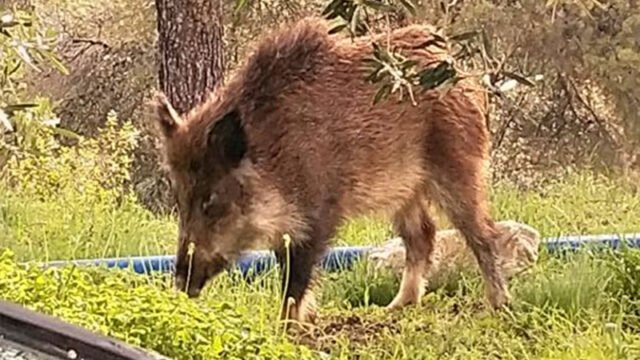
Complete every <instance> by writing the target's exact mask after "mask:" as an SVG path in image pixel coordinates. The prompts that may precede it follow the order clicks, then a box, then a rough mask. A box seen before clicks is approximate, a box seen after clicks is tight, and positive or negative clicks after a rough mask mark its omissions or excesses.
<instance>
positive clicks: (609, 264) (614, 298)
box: [0, 173, 640, 359]
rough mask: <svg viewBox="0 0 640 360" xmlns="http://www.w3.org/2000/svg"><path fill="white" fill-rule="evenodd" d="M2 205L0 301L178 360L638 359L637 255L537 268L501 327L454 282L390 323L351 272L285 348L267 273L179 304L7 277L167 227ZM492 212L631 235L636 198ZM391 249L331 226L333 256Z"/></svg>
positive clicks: (558, 199)
mask: <svg viewBox="0 0 640 360" xmlns="http://www.w3.org/2000/svg"><path fill="white" fill-rule="evenodd" d="M2 195H3V196H2V197H0V231H1V233H0V241H1V243H0V248H10V249H11V250H12V252H13V253H14V255H10V254H9V253H4V254H3V255H0V297H2V298H6V299H10V300H12V301H16V302H18V303H21V304H25V305H27V306H29V307H31V308H35V309H37V310H40V311H43V312H47V313H51V314H54V315H56V316H59V317H61V318H65V319H67V320H69V321H71V322H74V323H77V324H80V325H83V326H85V327H88V328H90V329H93V330H96V331H100V332H102V333H106V334H109V335H111V336H115V337H118V338H121V339H123V340H125V341H128V342H131V343H134V344H136V345H142V346H144V347H148V348H152V349H155V350H157V351H159V352H161V353H164V354H166V355H169V356H173V357H175V358H176V359H210V358H238V359H239V358H274V359H275V358H317V359H323V358H332V359H334V358H335V359H351V358H359V359H441V358H444V359H487V358H495V359H640V311H639V309H640V251H638V250H634V251H626V252H623V253H617V254H610V253H588V252H583V253H579V254H577V255H572V256H569V257H568V258H566V259H556V258H550V257H548V256H542V257H541V259H540V261H539V263H538V264H536V266H535V267H534V268H533V269H532V270H531V271H530V272H528V273H526V274H522V275H520V276H519V277H517V278H515V279H514V280H513V281H512V283H511V290H512V293H513V296H514V303H513V306H512V308H511V310H510V311H508V312H504V313H500V314H492V313H490V312H489V311H488V310H486V308H485V306H484V297H483V290H482V281H481V279H480V278H479V277H478V275H477V274H475V273H472V272H466V271H465V272H462V273H461V274H460V275H459V276H458V277H457V280H455V281H454V280H452V281H451V283H449V284H445V286H444V287H442V288H440V289H438V290H437V291H435V292H433V293H430V294H428V295H426V296H425V297H424V299H423V302H422V304H420V305H419V306H416V307H411V308H407V309H405V310H403V311H400V312H397V313H393V314H392V313H388V312H386V311H385V310H384V309H383V308H382V307H383V306H384V305H386V303H388V302H389V301H390V300H391V298H392V297H393V295H395V291H396V289H397V286H398V282H399V281H398V279H397V278H396V277H395V276H394V275H392V274H391V273H390V272H389V271H384V270H383V271H373V270H372V269H371V268H370V267H369V266H367V264H366V263H361V264H358V266H357V267H356V269H354V270H353V271H349V272H345V273H341V274H324V276H323V281H322V283H321V287H320V288H319V291H320V292H321V296H320V315H321V317H320V319H319V324H318V328H317V329H315V330H314V331H313V332H312V333H310V334H305V335H298V336H296V337H286V336H283V334H282V333H281V332H280V328H279V327H278V324H277V322H276V321H275V320H276V315H277V309H278V306H279V303H280V301H281V300H280V296H279V294H278V291H279V288H278V283H279V282H278V280H277V276H276V275H277V274H275V273H270V274H267V275H264V278H263V279H262V281H259V282H254V283H251V284H249V283H245V282H242V281H236V280H235V279H234V278H233V277H232V276H228V275H223V276H220V277H219V278H217V279H215V280H214V281H213V283H212V284H210V285H209V286H207V288H205V292H204V293H203V296H202V297H201V298H199V299H197V300H190V299H187V298H186V297H185V296H184V295H182V294H177V293H175V291H173V290H172V288H171V283H170V279H169V278H167V277H160V278H149V277H142V276H137V275H134V274H129V273H128V272H126V271H115V270H102V269H74V268H72V267H69V268H66V269H56V270H52V269H50V270H47V271H42V270H39V269H36V268H24V267H23V266H18V265H17V263H18V262H20V261H24V260H43V259H47V258H51V259H53V258H74V257H90V256H96V257H97V256H116V255H130V254H135V255H139V254H157V253H159V252H172V251H173V246H174V245H173V244H174V239H175V229H176V227H175V224H174V222H173V221H171V220H170V219H166V218H156V217H153V216H151V215H149V214H148V213H146V212H145V211H144V210H142V209H141V208H140V207H139V206H137V205H136V204H135V203H129V202H124V203H122V204H119V205H109V206H104V207H98V206H92V205H91V203H90V202H87V203H78V204H75V205H73V204H71V205H70V204H66V205H63V201H62V200H60V201H59V203H58V202H56V201H55V200H48V201H45V202H42V201H36V200H34V199H30V198H26V197H22V198H20V196H22V194H18V193H12V192H6V193H4V194H2ZM491 198H492V212H493V214H494V217H495V218H496V219H497V220H505V219H514V220H516V221H522V222H525V223H527V224H529V225H531V226H533V227H535V228H537V229H538V230H539V231H540V232H541V233H542V235H543V236H557V235H562V234H580V233H621V232H637V231H640V219H639V218H638V217H637V214H638V213H640V211H639V210H640V194H638V193H637V192H636V191H634V190H633V187H632V186H631V185H629V184H626V183H625V181H624V180H619V179H615V180H613V179H609V178H605V177H600V176H596V175H593V174H590V173H583V174H578V175H573V176H571V177H568V178H566V179H565V180H563V181H562V182H557V183H553V184H550V185H548V186H545V187H543V188H541V189H539V190H538V191H535V192H533V191H529V192H522V191H518V190H516V189H514V188H511V187H509V186H506V185H502V186H499V187H497V188H495V189H494V191H493V192H492V194H491ZM441 224H442V226H446V222H441ZM87 228H91V230H90V231H89V230H87ZM390 236H393V234H392V232H391V230H390V227H389V225H388V224H387V223H385V222H382V221H379V220H376V219H359V220H356V221H353V222H351V223H349V224H346V225H345V226H343V228H342V229H341V231H340V233H339V234H338V236H337V237H336V243H337V244H362V243H367V244H368V243H379V242H382V241H384V240H385V239H387V238H388V237H390ZM256 352H259V353H258V355H256Z"/></svg>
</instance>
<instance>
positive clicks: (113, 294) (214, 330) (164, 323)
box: [0, 250, 312, 359]
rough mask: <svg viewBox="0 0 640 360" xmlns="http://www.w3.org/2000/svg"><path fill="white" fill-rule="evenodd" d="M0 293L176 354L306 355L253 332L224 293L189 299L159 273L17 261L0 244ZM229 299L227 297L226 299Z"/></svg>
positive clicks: (302, 350) (234, 356) (307, 354)
mask: <svg viewBox="0 0 640 360" xmlns="http://www.w3.org/2000/svg"><path fill="white" fill-rule="evenodd" d="M0 294H2V295H0V296H1V297H2V298H4V299H6V300H9V301H12V302H15V303H18V304H22V305H25V306H27V307H29V308H30V309H33V310H35V311H40V312H43V313H46V314H51V315H53V316H56V317H59V318H61V319H64V320H65V321H68V322H70V323H73V324H76V325H79V326H83V327H85V328H87V329H90V330H92V331H98V332H100V333H103V334H106V335H108V336H112V337H115V338H118V339H121V340H123V341H126V342H128V343H130V344H134V345H137V346H141V347H143V348H148V349H153V350H154V351H157V352H159V353H161V354H163V355H165V356H169V357H171V358H175V359H216V358H224V359H297V358H309V357H311V355H312V354H311V352H310V351H309V350H308V349H306V348H304V347H295V348H294V347H293V345H291V344H288V343H286V341H282V340H281V338H279V337H274V336H271V337H267V336H266V335H268V334H261V333H257V332H256V330H254V329H253V328H251V327H250V326H249V325H250V324H252V322H251V319H250V318H249V315H250V313H247V312H245V313H240V312H238V311H237V310H236V309H234V307H233V306H232V304H230V303H228V302H227V301H226V300H225V299H218V300H214V299H212V298H208V299H202V300H200V301H198V302H195V301H191V300H189V299H188V298H187V297H186V295H185V294H184V293H182V292H176V291H173V290H172V289H171V287H170V286H168V284H167V283H166V282H163V281H162V280H161V279H155V280H153V279H152V280H148V279H145V281H141V280H140V279H139V277H138V276H136V275H135V274H132V273H130V272H128V271H107V270H104V269H100V268H93V269H91V268H85V269H78V268H74V267H66V268H61V269H46V270H43V269H40V268H37V267H33V266H32V267H22V266H20V265H18V264H17V263H16V262H15V257H14V256H13V254H12V253H11V252H10V251H6V250H5V251H0ZM227 299H228V298H227Z"/></svg>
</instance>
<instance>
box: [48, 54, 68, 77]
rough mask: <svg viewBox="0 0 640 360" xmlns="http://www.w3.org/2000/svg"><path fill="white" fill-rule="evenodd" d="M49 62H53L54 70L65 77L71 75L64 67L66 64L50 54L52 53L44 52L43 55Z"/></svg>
mask: <svg viewBox="0 0 640 360" xmlns="http://www.w3.org/2000/svg"><path fill="white" fill-rule="evenodd" d="M42 54H43V55H44V56H45V57H46V58H47V60H49V62H51V65H53V67H54V68H56V69H57V70H58V71H59V72H60V73H61V74H63V75H69V70H68V69H67V67H66V66H64V64H63V63H62V62H61V61H60V60H58V58H57V57H56V56H55V55H54V54H52V53H50V52H43V53H42Z"/></svg>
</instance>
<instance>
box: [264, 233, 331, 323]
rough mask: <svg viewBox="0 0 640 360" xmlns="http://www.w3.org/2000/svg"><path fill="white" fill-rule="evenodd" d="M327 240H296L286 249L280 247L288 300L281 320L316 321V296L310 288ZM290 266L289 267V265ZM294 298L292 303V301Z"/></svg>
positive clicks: (283, 287) (283, 282) (282, 310)
mask: <svg viewBox="0 0 640 360" xmlns="http://www.w3.org/2000/svg"><path fill="white" fill-rule="evenodd" d="M325 244H326V241H324V240H321V241H317V240H316V239H309V241H305V242H304V243H298V244H296V243H295V242H293V243H292V244H291V247H290V248H289V256H288V259H287V251H286V250H285V249H279V250H278V251H276V258H277V260H278V263H279V264H280V269H281V281H282V291H283V292H284V293H285V295H286V296H285V297H284V299H285V302H284V304H283V307H282V309H281V313H280V319H281V320H285V321H289V320H291V321H296V322H299V323H314V322H315V295H314V293H313V290H312V289H311V285H312V283H313V282H314V280H315V279H314V278H315V275H316V272H315V267H316V264H317V263H318V262H319V260H320V258H321V256H322V255H323V251H324V250H325V248H326V245H325ZM287 265H288V266H287ZM292 300H293V303H292V304H290V303H289V302H290V301H292Z"/></svg>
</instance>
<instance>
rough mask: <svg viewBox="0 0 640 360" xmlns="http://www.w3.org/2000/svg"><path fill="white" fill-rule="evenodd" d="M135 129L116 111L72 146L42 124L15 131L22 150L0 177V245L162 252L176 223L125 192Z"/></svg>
mask: <svg viewBox="0 0 640 360" xmlns="http://www.w3.org/2000/svg"><path fill="white" fill-rule="evenodd" d="M36 109H37V110H38V111H39V113H38V112H36V114H38V115H40V116H46V115H47V114H48V113H49V111H48V110H47V108H46V107H45V106H44V105H43V106H42V107H41V108H36ZM136 135H137V132H136V131H135V129H134V128H133V127H132V126H131V123H130V122H123V123H122V124H121V125H120V124H119V123H118V119H117V117H116V115H115V114H114V113H110V115H109V116H108V119H107V122H106V125H105V127H104V128H102V129H99V132H98V135H97V136H96V137H95V138H82V137H80V138H79V139H78V143H77V144H76V145H75V146H64V145H61V144H60V143H59V142H58V141H57V140H56V138H55V136H54V133H53V130H52V129H51V128H50V127H46V126H37V127H34V128H33V129H31V130H30V131H28V132H24V133H22V134H20V135H19V136H18V140H17V143H18V144H19V146H20V148H21V151H20V152H19V153H17V154H16V155H14V156H13V157H12V158H11V159H10V160H9V162H8V164H7V165H6V168H5V169H4V172H5V174H6V175H5V176H3V180H2V182H0V192H2V193H3V196H2V198H1V200H0V228H4V229H5V230H6V231H4V232H3V233H2V234H0V247H12V248H14V250H16V253H18V254H19V255H20V256H21V257H24V256H25V255H28V257H29V258H31V259H34V260H35V259H42V258H45V259H51V258H67V257H78V256H95V255H97V254H100V255H102V256H115V255H121V254H132V253H137V254H139V253H145V252H147V253H148V252H150V251H153V252H166V251H167V248H166V245H167V244H169V242H170V240H171V239H173V238H174V236H173V234H175V225H174V224H173V222H170V221H166V219H164V218H158V217H154V216H152V215H151V214H150V213H148V212H147V211H146V210H144V209H143V208H142V207H141V206H140V205H139V204H138V203H137V201H136V199H135V196H134V195H133V194H132V193H131V192H130V191H128V187H127V184H128V181H129V167H130V164H131V158H132V151H133V149H134V148H135V145H136ZM140 244H144V246H146V247H148V248H146V249H144V248H143V249H141V248H139V246H141V245H140ZM149 247H150V248H152V249H149Z"/></svg>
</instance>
